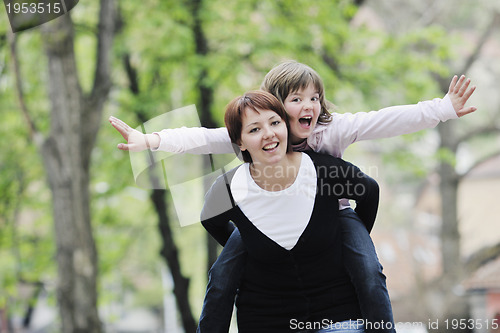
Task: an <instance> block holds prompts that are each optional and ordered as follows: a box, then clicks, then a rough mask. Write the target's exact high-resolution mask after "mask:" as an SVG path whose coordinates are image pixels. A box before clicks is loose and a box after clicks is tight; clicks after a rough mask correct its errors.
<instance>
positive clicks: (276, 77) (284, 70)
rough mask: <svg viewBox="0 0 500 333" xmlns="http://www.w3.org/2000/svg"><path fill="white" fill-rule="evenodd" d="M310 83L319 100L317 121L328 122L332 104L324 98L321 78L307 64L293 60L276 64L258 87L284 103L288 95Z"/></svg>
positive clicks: (330, 117) (330, 118)
mask: <svg viewBox="0 0 500 333" xmlns="http://www.w3.org/2000/svg"><path fill="white" fill-rule="evenodd" d="M311 83H312V84H313V86H314V87H315V88H316V90H317V91H318V93H319V102H320V104H321V112H320V114H319V119H318V122H319V123H329V122H331V121H332V114H331V113H330V111H329V110H330V109H331V108H332V106H333V104H332V103H330V102H328V101H327V100H325V89H324V87H323V80H321V77H320V76H319V75H318V73H316V71H315V70H314V69H312V68H311V67H309V66H307V65H304V64H301V63H300V62H296V61H293V60H290V61H285V62H282V63H280V64H278V65H277V66H275V67H274V68H273V69H271V70H270V71H269V73H267V74H266V76H265V77H264V81H263V82H262V84H261V86H260V89H262V90H264V91H267V92H270V93H271V94H273V95H274V96H276V97H277V98H278V99H279V100H280V101H281V103H284V102H285V99H286V98H287V97H288V95H290V94H291V93H293V92H296V91H298V90H300V89H305V88H307V86H308V85H309V84H311Z"/></svg>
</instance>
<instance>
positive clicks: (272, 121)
mask: <svg viewBox="0 0 500 333" xmlns="http://www.w3.org/2000/svg"><path fill="white" fill-rule="evenodd" d="M286 118H287V116H286V113H285V110H284V108H283V105H282V104H281V103H280V102H279V101H278V100H277V99H276V97H274V96H273V95H271V94H269V93H267V92H264V91H253V92H248V93H245V94H244V95H243V96H241V97H238V98H236V99H234V100H233V101H232V102H231V103H229V104H228V107H227V110H226V114H225V118H224V120H225V123H226V127H227V129H228V132H229V134H230V136H231V141H232V142H233V144H236V145H238V146H239V147H240V149H241V150H242V151H243V152H244V160H245V162H246V163H244V164H243V165H240V166H239V167H236V168H234V169H233V170H231V171H229V172H227V173H226V174H224V175H222V176H220V177H219V178H218V179H217V180H216V181H215V182H214V184H213V185H212V187H211V189H210V190H209V191H208V193H207V195H206V197H205V205H204V207H203V211H202V213H201V221H202V224H203V226H204V227H205V228H206V229H207V230H208V231H209V232H210V234H211V235H212V236H214V238H216V239H217V240H218V241H219V242H220V243H221V244H225V243H226V240H227V239H228V238H229V237H230V235H231V232H232V229H233V225H232V223H231V221H232V222H234V223H235V224H236V225H237V226H238V229H239V230H240V231H241V235H242V239H243V242H244V244H245V247H246V249H247V251H248V257H247V260H246V264H245V267H244V270H243V271H244V273H243V274H242V277H241V284H240V289H239V293H238V301H237V308H238V329H239V332H242V333H244V332H251V333H254V332H259V333H266V332H272V333H279V332H290V331H303V330H305V329H307V330H308V331H310V330H313V331H314V332H352V333H354V332H363V324H362V323H361V322H360V320H359V319H360V310H359V303H358V299H357V297H356V293H355V291H354V287H353V285H352V283H351V281H350V279H349V276H348V275H347V273H346V271H345V269H344V264H343V262H342V244H341V241H340V239H341V232H340V228H339V223H338V214H339V209H338V199H339V198H341V197H346V198H350V199H354V200H356V202H357V205H356V212H357V213H358V214H359V216H360V217H361V218H362V219H363V221H365V222H366V223H367V224H372V223H373V221H374V220H375V216H376V213H377V206H378V194H379V192H378V185H377V183H376V182H375V181H374V180H373V179H371V178H370V177H368V176H366V175H364V174H363V173H362V172H361V171H360V170H359V169H358V168H357V167H355V166H353V165H352V164H350V163H347V162H345V161H342V160H341V159H338V158H334V157H332V156H329V155H322V154H317V153H313V152H308V153H307V154H306V153H299V152H293V151H292V150H291V149H290V147H289V145H288V130H287V127H288V126H287V125H288V124H287V123H286ZM208 331H210V332H213V330H212V329H208Z"/></svg>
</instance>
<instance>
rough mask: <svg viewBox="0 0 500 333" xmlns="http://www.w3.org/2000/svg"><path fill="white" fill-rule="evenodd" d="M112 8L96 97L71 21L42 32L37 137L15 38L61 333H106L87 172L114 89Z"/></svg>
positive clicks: (105, 12) (104, 27)
mask: <svg viewBox="0 0 500 333" xmlns="http://www.w3.org/2000/svg"><path fill="white" fill-rule="evenodd" d="M114 25H115V4H114V1H113V0H103V1H101V2H100V13H99V27H98V33H97V48H96V49H97V54H96V58H95V63H96V66H95V73H94V83H93V86H92V90H91V92H90V93H89V94H85V93H84V92H83V91H82V88H81V86H80V81H79V78H78V74H77V67H76V59H75V53H74V24H73V21H72V19H71V16H70V14H66V15H64V16H61V17H60V18H58V19H56V20H54V21H53V22H51V23H49V24H46V25H44V26H43V29H42V33H43V40H44V44H45V53H46V56H47V61H48V80H49V83H48V84H49V86H50V88H49V99H50V101H51V117H50V118H51V128H50V133H49V134H48V135H47V136H44V134H43V133H42V132H41V131H40V130H39V129H38V127H37V124H36V123H35V121H34V119H33V118H32V116H31V112H30V110H28V108H27V106H26V103H24V97H23V78H22V76H21V74H20V73H21V72H20V63H19V56H18V52H17V49H16V38H17V35H16V36H13V38H12V43H11V50H12V51H11V54H12V61H13V62H14V68H15V75H16V87H17V91H18V95H19V101H20V107H21V111H22V113H23V114H24V116H25V119H26V123H27V126H28V128H29V133H30V137H31V139H32V140H34V142H35V144H36V145H37V147H38V152H39V154H40V155H41V157H42V160H43V162H44V167H45V171H46V175H47V180H48V183H49V187H50V190H51V193H52V202H53V218H54V226H55V229H54V230H55V236H56V237H55V238H56V244H57V251H56V258H57V263H58V283H57V300H58V306H59V314H60V319H61V325H62V332H65V333H66V332H67V333H69V332H101V330H102V328H101V323H100V320H99V316H98V313H97V276H98V265H97V251H96V246H95V241H94V238H93V235H92V227H91V217H90V194H89V188H88V185H89V179H90V175H89V167H90V163H91V152H92V148H93V146H94V143H95V139H96V136H97V132H98V130H99V127H100V120H101V113H102V109H103V105H104V102H105V101H106V99H107V96H108V92H109V89H110V86H111V80H110V51H111V44H112V41H113V35H114Z"/></svg>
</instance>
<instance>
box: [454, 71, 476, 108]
mask: <svg viewBox="0 0 500 333" xmlns="http://www.w3.org/2000/svg"><path fill="white" fill-rule="evenodd" d="M469 84H470V79H467V80H466V79H465V76H464V75H462V76H460V79H458V77H457V76H456V75H455V76H454V77H453V79H452V80H451V83H450V88H449V89H448V95H449V96H450V99H451V104H453V108H454V109H455V112H456V113H457V116H459V117H462V116H465V115H466V114H469V113H472V112H474V111H476V110H477V108H476V107H475V106H469V107H464V106H465V103H467V100H468V99H469V97H470V96H471V95H472V93H473V92H474V90H476V86H472V87H470V88H469Z"/></svg>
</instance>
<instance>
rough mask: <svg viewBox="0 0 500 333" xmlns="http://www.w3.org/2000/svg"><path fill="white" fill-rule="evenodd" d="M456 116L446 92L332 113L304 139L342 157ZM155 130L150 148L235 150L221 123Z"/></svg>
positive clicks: (197, 151)
mask: <svg viewBox="0 0 500 333" xmlns="http://www.w3.org/2000/svg"><path fill="white" fill-rule="evenodd" d="M457 117H458V116H457V114H456V112H455V109H454V108H453V105H452V103H451V100H450V98H449V96H448V95H446V96H445V97H444V98H443V99H440V98H436V99H433V100H430V101H424V102H419V103H417V104H411V105H399V106H391V107H388V108H384V109H381V110H379V111H370V112H357V113H343V114H340V113H334V114H333V119H332V121H331V122H330V123H328V124H326V125H323V124H318V125H316V128H315V129H314V130H313V132H312V134H311V135H310V136H309V138H308V139H307V146H308V147H307V148H310V149H312V150H314V151H316V152H321V153H325V154H329V155H332V156H335V157H342V155H343V153H344V151H345V149H346V148H347V147H348V146H349V145H350V144H352V143H354V142H357V141H362V140H370V139H381V138H388V137H393V136H398V135H402V134H409V133H414V132H418V131H420V130H423V129H427V128H433V127H435V126H437V124H439V122H444V121H447V120H449V119H455V118H457ZM155 133H157V134H158V135H159V136H160V145H159V147H158V148H157V149H154V150H160V151H167V152H172V153H191V154H228V153H233V152H234V151H235V150H234V147H233V145H232V144H231V140H230V138H229V134H228V132H227V130H226V128H224V127H222V128H216V129H207V128H203V127H192V128H186V127H181V128H174V129H164V130H162V131H160V132H155ZM304 148H306V147H304Z"/></svg>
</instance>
